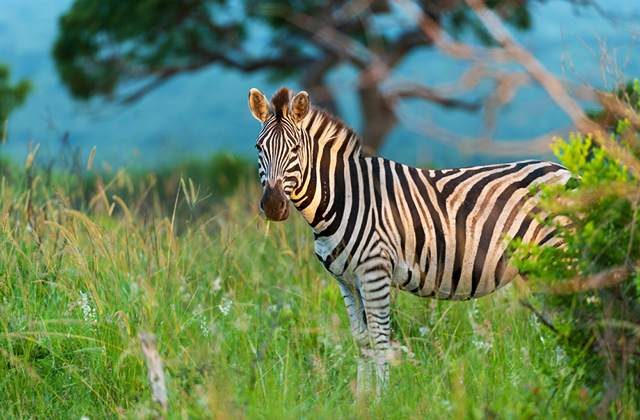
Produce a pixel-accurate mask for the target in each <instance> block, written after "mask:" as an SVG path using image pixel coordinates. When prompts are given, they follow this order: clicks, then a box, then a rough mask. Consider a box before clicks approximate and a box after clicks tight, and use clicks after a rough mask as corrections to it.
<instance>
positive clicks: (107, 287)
mask: <svg viewBox="0 0 640 420" xmlns="http://www.w3.org/2000/svg"><path fill="white" fill-rule="evenodd" d="M41 176H42V178H41V177H40V176H38V172H37V171H35V170H33V169H32V168H30V169H29V170H27V171H26V172H25V170H24V169H21V170H20V171H14V173H13V175H12V176H11V178H9V177H6V178H3V180H2V189H1V191H0V199H1V204H0V209H1V214H0V216H1V217H0V238H1V241H2V248H1V250H0V367H1V369H0V418H1V419H80V418H82V417H83V416H85V417H87V418H89V419H92V420H93V419H114V418H115V419H117V418H126V419H140V418H152V417H153V409H152V405H153V404H152V397H151V388H150V385H149V380H148V377H147V368H146V365H145V358H144V356H143V353H142V350H141V346H140V341H139V339H138V333H139V332H141V331H149V332H151V333H153V334H154V335H155V337H156V345H157V349H158V352H159V355H160V358H161V360H162V363H163V369H164V377H165V379H166V385H167V395H168V409H167V411H166V413H163V418H166V419H187V418H189V419H205V418H206V419H210V418H216V419H218V418H219V419H236V418H248V419H252V418H258V419H301V418H306V419H341V418H372V419H373V418H390V419H402V418H416V419H423V418H430V419H431V418H435V419H438V418H442V419H448V418H459V419H462V418H472V419H481V418H486V419H496V418H499V419H520V418H587V417H589V416H593V415H594V412H593V409H592V408H591V407H592V406H593V404H592V401H593V400H594V399H597V397H598V396H597V395H593V392H592V391H590V390H589V389H587V388H585V387H584V386H583V385H581V382H580V369H579V368H578V367H576V366H572V365H571V363H570V361H569V360H568V359H567V358H565V357H564V356H563V353H562V352H561V351H560V350H559V348H558V347H557V346H556V344H555V343H554V341H553V337H552V336H551V335H550V334H549V333H548V332H547V331H546V330H545V328H544V327H543V326H541V325H540V324H539V323H538V322H537V320H536V318H535V317H534V316H533V314H532V313H531V312H530V311H528V310H527V309H525V308H523V307H522V306H521V305H520V303H519V299H521V298H522V297H523V295H524V294H526V292H519V291H518V289H520V290H523V288H522V287H520V288H518V287H513V286H510V287H508V288H506V289H505V290H503V291H501V292H500V293H498V294H496V295H494V296H492V297H488V298H484V299H481V300H478V301H470V302H458V303H455V302H438V301H434V300H421V299H419V298H416V297H413V296H411V295H408V294H405V293H394V294H393V302H394V305H393V310H392V328H393V342H394V345H393V346H394V351H393V352H391V353H390V354H389V359H390V361H391V380H390V386H389V389H388V390H387V392H386V393H385V394H384V395H383V396H382V398H381V400H380V401H379V402H368V403H361V404H356V403H355V402H354V401H355V399H354V387H355V382H354V381H355V378H356V368H355V366H356V363H355V357H356V349H355V346H354V344H353V342H352V339H351V336H350V331H349V327H348V318H347V314H346V310H345V308H344V303H343V302H342V298H341V295H340V292H339V289H338V286H337V284H336V282H335V281H334V280H333V279H332V278H331V277H330V276H329V275H328V274H327V273H326V272H325V271H324V269H323V268H322V266H321V264H320V263H319V262H318V261H317V260H316V257H315V255H314V253H313V237H312V233H311V230H310V229H309V228H308V226H307V225H306V223H305V222H304V220H303V219H302V217H300V216H299V215H298V214H297V213H296V214H293V215H292V217H291V218H290V220H288V221H287V222H285V223H281V224H276V223H270V222H266V221H265V219H264V218H263V217H262V216H261V215H259V212H258V209H257V202H258V199H259V196H260V189H259V186H258V185H256V184H249V185H245V186H243V187H241V188H240V189H238V190H237V192H236V193H235V194H234V195H233V196H231V197H230V198H227V199H225V200H224V201H220V200H216V199H215V197H209V198H206V199H203V200H201V198H202V197H197V196H196V195H197V194H196V188H193V189H192V187H191V185H190V182H189V180H186V181H187V182H185V184H184V186H183V188H179V190H180V193H179V196H178V198H177V201H175V210H173V209H171V210H163V209H165V208H167V206H163V205H162V204H161V203H160V202H159V200H158V194H157V190H158V189H160V188H161V187H160V186H159V185H155V186H154V185H153V182H152V181H153V177H152V176H149V177H147V178H144V177H140V178H139V179H138V180H132V179H130V178H128V176H127V174H126V172H120V173H119V174H114V175H112V176H111V178H110V176H109V175H104V179H103V181H102V184H100V183H98V185H104V189H100V187H98V188H97V189H96V191H98V192H96V193H92V194H88V193H87V192H86V191H85V190H83V184H82V182H80V181H78V180H77V179H76V178H74V177H73V176H72V175H69V176H68V177H63V176H58V177H57V178H56V177H53V178H49V179H47V178H46V177H45V176H44V175H41ZM256 177H257V175H256ZM179 180H180V177H179V175H178V176H177V178H176V179H174V183H175V185H179ZM194 181H196V180H194ZM194 183H195V184H196V185H195V186H196V187H197V181H196V182H194ZM118 188H121V189H122V190H128V191H127V197H129V198H127V199H125V200H122V199H120V198H117V196H116V197H114V196H113V195H114V194H119V193H118V191H119V190H118V191H116V190H117V189H118ZM185 193H186V195H185ZM120 195H122V194H120ZM154 197H155V198H154ZM174 197H175V196H174ZM200 200H201V201H200ZM169 207H170V208H173V207H174V202H173V200H172V203H171V204H170V205H169ZM515 286H518V285H515Z"/></svg>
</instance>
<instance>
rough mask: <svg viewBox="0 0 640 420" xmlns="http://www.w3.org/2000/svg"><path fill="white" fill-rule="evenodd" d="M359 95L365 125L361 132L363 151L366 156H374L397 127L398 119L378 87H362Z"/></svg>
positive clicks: (373, 85)
mask: <svg viewBox="0 0 640 420" xmlns="http://www.w3.org/2000/svg"><path fill="white" fill-rule="evenodd" d="M358 94H359V96H360V105H361V106H362V117H363V118H362V121H363V124H364V126H363V128H362V129H361V130H360V133H361V136H362V149H363V152H364V154H365V155H368V156H373V155H375V154H376V153H377V152H378V148H379V147H380V146H381V145H382V143H383V142H384V141H385V140H386V138H387V135H388V134H389V133H390V132H391V130H393V128H394V127H395V126H396V124H397V123H398V119H397V118H396V115H395V114H394V112H393V106H392V105H391V104H389V103H388V101H387V100H386V99H385V97H384V96H382V94H381V93H380V90H379V89H378V86H377V85H375V84H372V85H371V86H365V87H362V88H360V90H359V91H358Z"/></svg>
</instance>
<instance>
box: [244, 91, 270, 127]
mask: <svg viewBox="0 0 640 420" xmlns="http://www.w3.org/2000/svg"><path fill="white" fill-rule="evenodd" d="M249 108H251V113H252V114H253V116H254V117H256V119H257V120H258V121H260V122H265V121H266V119H267V118H269V101H267V98H266V96H264V93H262V92H260V91H259V90H258V89H255V88H254V89H251V91H249Z"/></svg>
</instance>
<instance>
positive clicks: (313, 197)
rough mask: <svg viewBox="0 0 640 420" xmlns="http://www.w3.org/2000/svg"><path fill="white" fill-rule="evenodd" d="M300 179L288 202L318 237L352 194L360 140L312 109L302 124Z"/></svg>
mask: <svg viewBox="0 0 640 420" xmlns="http://www.w3.org/2000/svg"><path fill="white" fill-rule="evenodd" d="M302 131H303V145H302V150H303V153H302V158H301V166H302V180H301V183H300V185H299V186H298V188H296V189H295V190H294V191H293V193H292V194H291V201H292V202H293V203H294V205H295V206H296V208H297V209H298V210H299V211H300V212H301V213H302V215H303V216H304V218H305V219H306V220H307V222H309V224H310V225H311V227H312V229H313V230H314V232H315V233H316V234H321V233H322V232H323V230H325V229H326V227H327V226H328V224H330V223H331V221H333V220H334V219H335V218H336V217H339V211H338V210H337V209H340V208H342V209H344V207H345V204H346V203H345V201H346V200H350V199H351V196H352V194H351V193H350V191H351V188H352V174H355V173H357V166H358V165H360V157H361V145H360V138H358V137H357V135H356V132H355V130H353V129H352V128H351V127H349V126H347V125H345V124H344V122H343V121H342V120H340V119H339V118H337V117H334V116H332V115H331V114H328V113H327V112H325V111H324V110H321V109H318V108H314V109H312V110H311V112H309V115H308V116H307V117H306V118H305V119H304V121H302Z"/></svg>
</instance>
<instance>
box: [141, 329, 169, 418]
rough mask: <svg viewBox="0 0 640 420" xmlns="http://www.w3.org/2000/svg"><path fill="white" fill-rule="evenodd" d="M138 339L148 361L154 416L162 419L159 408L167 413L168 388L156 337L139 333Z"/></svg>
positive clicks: (144, 332)
mask: <svg viewBox="0 0 640 420" xmlns="http://www.w3.org/2000/svg"><path fill="white" fill-rule="evenodd" d="M138 339H139V340H140V345H141V346H142V353H143V354H144V357H145V359H146V360H147V371H148V373H149V385H151V398H152V400H153V403H154V407H153V409H154V415H155V417H156V418H158V419H161V418H162V414H161V413H160V412H159V411H158V407H160V409H161V410H162V411H163V412H166V411H167V386H166V384H165V381H164V372H163V371H162V360H161V359H160V355H159V354H158V350H157V349H156V345H155V336H154V335H153V334H151V333H150V332H146V331H142V332H140V333H138Z"/></svg>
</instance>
